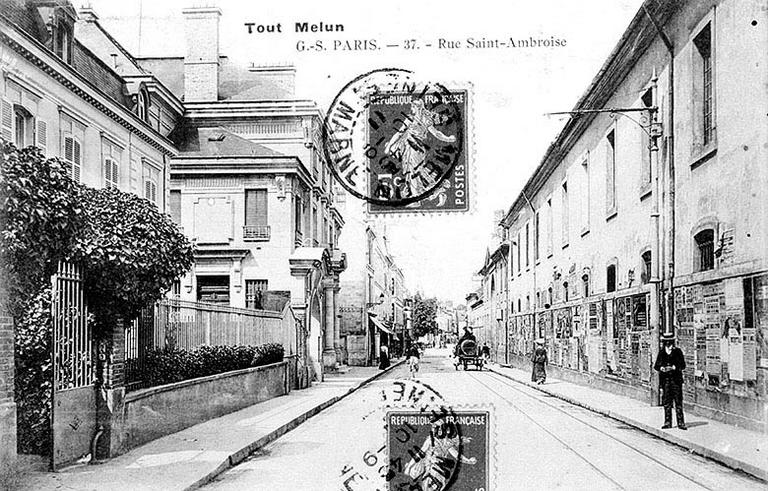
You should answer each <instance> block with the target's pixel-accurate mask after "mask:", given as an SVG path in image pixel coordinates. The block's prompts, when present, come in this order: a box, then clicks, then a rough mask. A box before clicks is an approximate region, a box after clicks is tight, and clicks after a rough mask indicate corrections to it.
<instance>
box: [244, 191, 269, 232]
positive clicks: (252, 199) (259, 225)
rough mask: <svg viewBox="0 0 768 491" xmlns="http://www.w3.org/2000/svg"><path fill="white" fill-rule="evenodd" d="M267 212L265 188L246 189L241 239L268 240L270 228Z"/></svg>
mask: <svg viewBox="0 0 768 491" xmlns="http://www.w3.org/2000/svg"><path fill="white" fill-rule="evenodd" d="M267 213H268V211H267V190H266V189H246V190H245V223H244V227H243V239H246V240H269V236H270V230H269V221H268V214H267Z"/></svg>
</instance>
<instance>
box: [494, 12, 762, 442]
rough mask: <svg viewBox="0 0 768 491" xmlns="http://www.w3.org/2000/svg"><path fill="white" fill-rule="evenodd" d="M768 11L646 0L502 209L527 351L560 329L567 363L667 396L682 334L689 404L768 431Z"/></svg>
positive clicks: (609, 382)
mask: <svg viewBox="0 0 768 491" xmlns="http://www.w3.org/2000/svg"><path fill="white" fill-rule="evenodd" d="M767 23H768V11H766V10H765V8H764V5H762V3H761V2H760V1H735V0H722V1H702V2H694V1H686V2H672V1H661V2H658V1H648V2H645V3H644V4H643V6H642V8H641V9H640V11H639V12H638V13H637V14H636V16H635V17H634V18H633V20H632V22H631V23H630V25H629V27H628V29H627V30H626V32H625V33H624V34H623V36H622V38H621V40H620V41H619V43H618V45H617V46H616V48H615V49H614V51H613V52H612V53H611V55H610V57H609V58H608V60H607V61H606V62H605V64H604V65H603V67H602V69H601V70H600V72H599V73H598V75H597V76H596V77H595V79H594V80H593V81H592V83H591V84H590V86H589V87H588V88H587V91H586V92H585V93H584V95H583V96H582V97H581V99H580V100H579V101H578V103H577V104H576V106H575V108H574V113H575V114H574V115H573V116H572V117H571V119H570V120H569V121H568V122H567V123H566V125H565V127H564V129H563V130H562V131H561V133H560V134H559V135H558V137H557V138H556V140H555V141H554V142H553V144H552V145H551V146H550V148H549V149H548V150H547V152H546V154H545V156H544V158H543V160H542V162H541V164H540V165H539V166H538V168H537V169H536V171H535V172H534V174H533V175H532V176H531V177H530V179H529V180H528V182H527V183H526V184H525V186H524V188H523V190H522V192H521V194H520V195H519V196H518V197H517V198H516V199H515V201H514V203H513V204H512V206H511V208H510V209H509V212H508V213H507V214H506V216H505V217H504V219H503V221H502V223H503V226H504V228H505V230H506V240H507V242H508V243H509V244H510V245H511V248H510V261H509V264H510V267H509V275H508V283H509V303H508V305H509V308H508V310H509V319H508V322H506V323H505V325H504V329H505V330H506V335H507V337H508V341H507V344H508V346H509V349H508V350H506V356H507V357H508V358H509V359H510V362H514V363H526V361H525V360H526V356H527V355H528V353H530V351H531V348H532V342H533V340H534V339H535V338H539V337H541V338H545V339H546V343H547V349H548V350H549V355H550V361H551V364H552V365H553V369H554V370H556V371H557V372H558V375H559V376H562V377H563V378H566V379H573V380H579V381H589V383H593V384H598V385H602V386H604V387H606V388H607V389H609V390H613V391H619V392H623V393H625V394H628V395H632V396H635V397H637V398H641V399H645V400H648V401H650V402H653V403H656V402H657V401H658V395H659V394H658V383H657V381H656V379H655V373H654V371H653V370H652V360H653V358H654V355H655V353H656V352H657V350H658V343H659V340H658V337H659V334H660V333H661V332H674V333H676V335H677V341H678V344H679V345H680V346H681V347H682V348H683V350H684V352H685V354H686V357H687V362H688V368H687V369H686V371H685V379H686V383H685V391H686V397H685V398H686V403H687V404H688V405H689V406H690V407H691V408H692V409H695V410H697V411H699V412H701V413H703V414H706V415H708V416H711V417H715V418H718V419H721V420H723V421H728V422H731V423H735V424H740V425H744V426H747V427H759V428H763V427H764V424H765V414H766V400H765V397H766V391H767V390H768V377H767V376H768V363H767V362H766V360H768V344H766V341H765V340H766V339H768V331H766V329H768V303H766V302H768V296H766V292H768V287H766V285H768V263H767V262H766V261H768V254H767V253H766V248H765V243H766V239H768V237H767V235H768V218H766V217H768V214H767V213H766V207H768V196H767V195H766V194H767V193H768V172H766V167H765V162H767V161H768V123H767V122H766V118H765V115H766V114H767V113H768V111H767V109H768V90H766V87H768V72H766V70H765V69H764V68H765V67H764V65H765V63H766V61H768V60H766V56H767V55H766V53H768V35H767V34H766V32H767V31H766V30H765V28H764V26H765V25H766V24H767ZM761 26H762V27H761ZM756 60H759V61H756ZM736 74H738V76H736ZM745 94H749V97H745ZM653 108H656V109H653ZM596 109H609V110H606V111H602V112H593V111H594V110H596ZM611 109H612V110H611ZM649 109H650V110H649ZM487 274H492V272H491V271H490V270H489V271H487ZM499 329H501V328H499Z"/></svg>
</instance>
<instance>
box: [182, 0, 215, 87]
mask: <svg viewBox="0 0 768 491" xmlns="http://www.w3.org/2000/svg"><path fill="white" fill-rule="evenodd" d="M182 12H183V14H184V31H185V34H186V41H187V51H186V54H185V56H184V101H185V102H212V101H216V100H218V98H219V17H221V10H220V9H218V8H217V7H193V8H187V9H184V10H183V11H182Z"/></svg>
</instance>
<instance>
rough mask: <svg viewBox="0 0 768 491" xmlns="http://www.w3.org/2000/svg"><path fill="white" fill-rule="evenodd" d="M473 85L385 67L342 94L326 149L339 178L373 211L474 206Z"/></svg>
mask: <svg viewBox="0 0 768 491" xmlns="http://www.w3.org/2000/svg"><path fill="white" fill-rule="evenodd" d="M468 106H469V91H467V90H465V89H462V90H456V89H449V88H447V87H445V86H444V85H442V84H440V83H437V82H425V81H421V80H419V79H418V78H417V77H416V76H415V75H414V74H413V73H412V72H410V71H407V70H400V69H381V70H375V71H372V72H369V73H367V74H364V75H361V76H360V77H358V78H356V79H355V80H353V81H352V82H350V83H349V84H347V86H345V87H344V88H343V89H342V90H341V92H339V94H338V95H337V96H336V98H335V99H334V101H333V103H332V104H331V107H330V109H329V111H328V113H327V116H326V119H325V124H324V126H323V149H324V152H325V157H326V160H327V161H328V162H329V163H330V164H331V165H330V168H331V171H332V172H333V174H334V175H335V177H336V178H337V180H338V182H339V183H340V184H341V185H342V186H343V187H344V188H345V189H346V190H347V191H349V192H350V193H351V194H352V195H353V196H356V197H357V198H360V199H363V200H365V201H367V202H368V211H369V212H370V213H376V214H380V213H414V212H416V213H420V212H430V211H432V212H434V211H437V212H441V211H442V212H462V211H468V210H469V208H470V207H469V203H470V190H469V189H470V188H469V179H470V172H469V168H468V167H469V159H468V154H469V152H468V151H467V148H468V141H467V135H468V130H467V121H468Z"/></svg>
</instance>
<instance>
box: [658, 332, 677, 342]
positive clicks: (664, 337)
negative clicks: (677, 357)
mask: <svg viewBox="0 0 768 491" xmlns="http://www.w3.org/2000/svg"><path fill="white" fill-rule="evenodd" d="M661 340H662V341H674V340H675V335H674V334H673V333H671V332H665V333H662V334H661Z"/></svg>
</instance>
